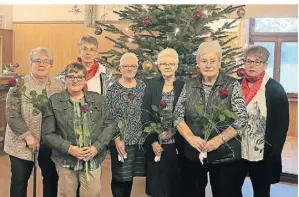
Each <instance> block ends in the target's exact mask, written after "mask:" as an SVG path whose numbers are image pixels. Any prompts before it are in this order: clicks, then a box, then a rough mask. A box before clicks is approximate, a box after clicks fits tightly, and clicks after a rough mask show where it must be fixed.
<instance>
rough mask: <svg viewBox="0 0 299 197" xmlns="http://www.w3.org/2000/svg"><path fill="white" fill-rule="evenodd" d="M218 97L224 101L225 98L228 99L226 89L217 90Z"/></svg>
mask: <svg viewBox="0 0 299 197" xmlns="http://www.w3.org/2000/svg"><path fill="white" fill-rule="evenodd" d="M219 95H220V98H222V99H225V98H226V97H228V95H229V91H228V89H226V88H221V89H220V90H219Z"/></svg>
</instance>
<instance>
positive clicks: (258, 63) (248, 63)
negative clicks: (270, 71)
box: [245, 60, 265, 66]
mask: <svg viewBox="0 0 299 197" xmlns="http://www.w3.org/2000/svg"><path fill="white" fill-rule="evenodd" d="M264 63H265V62H264V61H260V60H254V61H252V60H245V64H247V65H256V66H258V65H260V64H264Z"/></svg>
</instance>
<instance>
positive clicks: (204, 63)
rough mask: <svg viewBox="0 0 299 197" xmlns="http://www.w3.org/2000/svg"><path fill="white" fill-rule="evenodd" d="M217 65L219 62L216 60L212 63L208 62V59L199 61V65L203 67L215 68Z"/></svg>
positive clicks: (212, 60) (211, 61)
mask: <svg viewBox="0 0 299 197" xmlns="http://www.w3.org/2000/svg"><path fill="white" fill-rule="evenodd" d="M216 64H217V60H214V59H211V60H210V61H209V60H206V59H203V60H200V61H199V65H202V66H206V65H212V66H215V65H216Z"/></svg>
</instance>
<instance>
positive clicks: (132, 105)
mask: <svg viewBox="0 0 299 197" xmlns="http://www.w3.org/2000/svg"><path fill="white" fill-rule="evenodd" d="M119 69H120V72H121V78H120V79H119V80H118V81H116V82H114V83H113V84H112V85H111V86H110V88H109V89H108V91H107V99H108V104H109V108H110V109H111V110H112V115H113V118H114V121H115V123H116V124H117V125H119V123H120V122H123V123H124V124H125V125H124V127H121V128H118V132H117V136H116V137H115V139H114V141H113V142H112V143H111V146H110V152H111V170H112V181H111V190H112V194H113V196H114V197H129V196H130V194H131V190H132V184H133V178H134V177H135V176H144V175H145V172H144V151H143V150H142V149H141V146H140V142H141V136H142V124H141V103H142V99H143V94H144V89H145V84H144V83H143V82H142V81H139V80H136V79H135V75H136V73H137V69H138V58H137V56H136V55H135V54H134V53H125V54H124V55H123V56H122V57H121V58H120V66H119ZM120 130H121V132H120Z"/></svg>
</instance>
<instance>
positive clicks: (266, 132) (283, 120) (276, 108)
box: [240, 46, 289, 197]
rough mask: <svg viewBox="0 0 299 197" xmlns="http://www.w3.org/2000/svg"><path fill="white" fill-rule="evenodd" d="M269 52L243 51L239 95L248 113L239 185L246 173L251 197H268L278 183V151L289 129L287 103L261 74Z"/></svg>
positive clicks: (279, 88) (259, 49)
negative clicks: (241, 95)
mask: <svg viewBox="0 0 299 197" xmlns="http://www.w3.org/2000/svg"><path fill="white" fill-rule="evenodd" d="M268 58H269V52H268V50H267V49H265V48H264V47H261V46H253V47H250V48H248V49H246V51H245V52H244V60H245V65H244V69H245V76H244V78H243V80H242V86H241V87H242V92H243V95H244V98H245V102H246V104H247V111H248V114H249V122H248V127H246V128H245V130H244V132H243V134H242V158H243V159H244V160H243V165H242V167H241V169H242V172H241V174H240V175H241V180H242V184H243V182H244V179H245V177H246V175H247V174H249V177H250V179H251V182H252V186H253V191H254V196H255V197H269V196H270V186H271V184H273V183H278V182H279V180H280V173H281V168H282V166H281V152H282V149H283V145H284V143H285V139H286V135H287V131H288V126H289V103H288V98H287V95H286V93H285V91H284V89H283V87H282V86H281V85H280V84H279V83H278V82H277V81H275V80H273V79H271V78H269V77H268V76H267V74H266V73H265V70H266V68H267V62H268Z"/></svg>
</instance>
